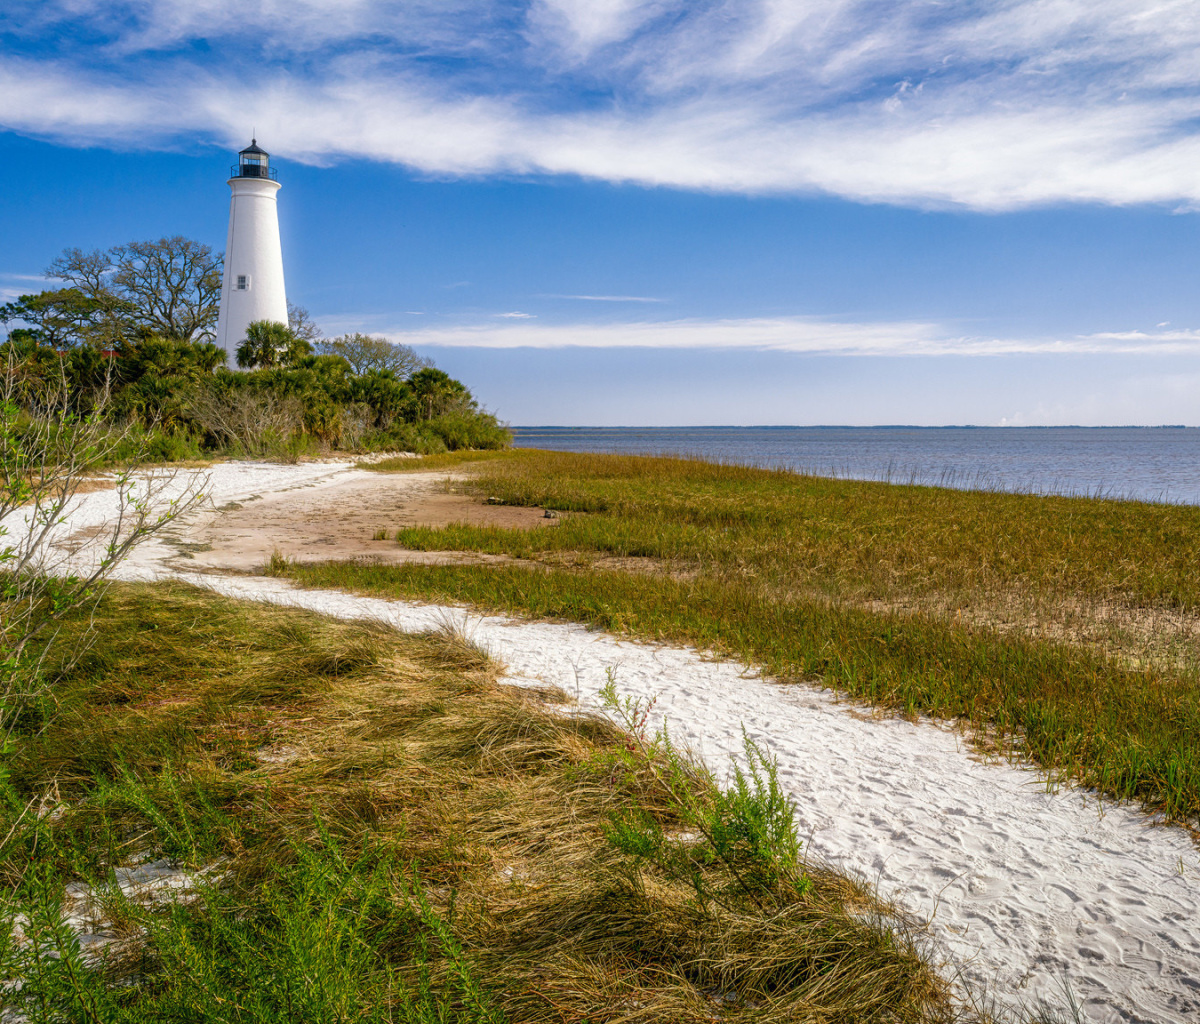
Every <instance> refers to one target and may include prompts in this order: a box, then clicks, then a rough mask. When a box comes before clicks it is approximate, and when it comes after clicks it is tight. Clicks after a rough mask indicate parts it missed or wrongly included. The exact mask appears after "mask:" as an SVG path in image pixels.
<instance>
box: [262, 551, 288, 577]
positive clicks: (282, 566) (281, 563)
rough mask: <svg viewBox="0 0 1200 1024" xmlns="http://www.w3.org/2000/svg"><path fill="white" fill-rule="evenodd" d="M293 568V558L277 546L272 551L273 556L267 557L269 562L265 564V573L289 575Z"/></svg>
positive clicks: (265, 574) (267, 574)
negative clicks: (287, 556) (286, 555)
mask: <svg viewBox="0 0 1200 1024" xmlns="http://www.w3.org/2000/svg"><path fill="white" fill-rule="evenodd" d="M292 568H293V567H292V562H291V560H290V559H289V558H286V557H285V556H284V554H283V552H282V551H280V550H279V549H278V548H276V549H275V550H274V551H272V552H271V557H270V558H268V559H267V564H266V565H264V566H263V575H264V576H287V575H289V574H290V573H291V572H292Z"/></svg>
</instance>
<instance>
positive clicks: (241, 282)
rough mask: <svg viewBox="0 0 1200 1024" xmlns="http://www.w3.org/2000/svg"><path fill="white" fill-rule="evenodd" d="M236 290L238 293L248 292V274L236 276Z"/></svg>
mask: <svg viewBox="0 0 1200 1024" xmlns="http://www.w3.org/2000/svg"><path fill="white" fill-rule="evenodd" d="M237 290H238V291H239V292H248V291H249V290H250V275H249V274H238V276H237Z"/></svg>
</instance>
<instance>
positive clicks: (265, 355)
mask: <svg viewBox="0 0 1200 1024" xmlns="http://www.w3.org/2000/svg"><path fill="white" fill-rule="evenodd" d="M311 352H312V346H311V345H310V344H309V343H308V342H307V341H305V340H304V339H303V338H297V337H296V335H295V334H293V333H292V331H291V328H289V327H288V325H287V324H281V323H279V322H278V321H275V320H255V321H254V322H253V323H251V324H249V325H247V327H246V337H245V339H244V340H243V341H242V343H241V344H240V345H239V346H238V350H237V364H238V366H240V367H241V368H242V369H243V370H261V369H268V368H270V367H273V366H291V365H292V364H293V363H294V362H296V361H297V360H298V359H301V358H303V357H304V356H306V355H308V354H309V353H311Z"/></svg>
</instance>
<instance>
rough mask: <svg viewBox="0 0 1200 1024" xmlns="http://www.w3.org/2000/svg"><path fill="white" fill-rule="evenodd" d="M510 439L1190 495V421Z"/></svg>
mask: <svg viewBox="0 0 1200 1024" xmlns="http://www.w3.org/2000/svg"><path fill="white" fill-rule="evenodd" d="M513 432H514V434H515V435H516V437H515V443H516V445H517V447H519V448H551V449H555V450H558V451H572V452H626V453H639V454H654V455H659V454H667V455H694V456H699V457H701V458H705V459H713V460H718V461H724V462H740V463H747V464H751V465H759V466H778V467H786V468H788V469H797V470H804V471H808V472H813V473H819V474H822V475H824V476H841V477H851V478H854V479H860V480H890V481H893V482H899V483H909V482H913V483H922V484H938V485H943V486H948V487H967V488H983V487H986V488H992V489H999V490H1011V491H1033V492H1038V493H1060V494H1062V493H1065V494H1086V495H1092V496H1096V495H1101V496H1105V497H1116V498H1136V499H1141V500H1144V501H1171V502H1183V503H1187V504H1192V505H1197V504H1200V428H1196V427H515V428H514V430H513Z"/></svg>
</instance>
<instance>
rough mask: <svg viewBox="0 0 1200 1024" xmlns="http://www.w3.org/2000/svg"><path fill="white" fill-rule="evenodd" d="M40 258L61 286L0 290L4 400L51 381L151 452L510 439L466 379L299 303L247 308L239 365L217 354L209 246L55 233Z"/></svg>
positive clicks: (440, 447) (405, 446)
mask: <svg viewBox="0 0 1200 1024" xmlns="http://www.w3.org/2000/svg"><path fill="white" fill-rule="evenodd" d="M46 274H47V276H48V277H52V278H56V279H58V280H60V281H63V282H64V286H63V287H61V288H55V289H51V290H47V291H43V292H40V293H38V294H36V295H23V296H21V297H20V298H19V299H17V300H16V301H15V302H10V303H8V304H7V305H4V306H0V322H2V323H3V324H4V325H5V326H6V327H7V328H8V334H7V338H6V340H5V341H4V342H3V343H0V363H2V365H3V367H4V370H5V372H6V374H7V385H8V387H7V388H6V390H7V392H8V394H9V395H10V396H11V397H12V399H13V400H14V401H15V402H16V403H17V404H18V405H22V404H29V405H32V404H35V403H36V402H38V401H39V400H41V399H40V398H39V396H44V395H46V394H47V393H49V392H51V391H55V392H56V393H60V394H62V395H65V396H66V397H67V401H68V402H69V403H70V404H71V406H72V412H73V413H75V414H77V415H81V416H86V415H97V414H98V415H101V416H103V417H104V418H105V419H106V420H108V421H110V422H111V423H112V424H113V427H114V429H119V430H122V431H124V432H125V433H126V434H127V435H128V438H129V448H130V450H131V451H132V450H134V449H136V450H138V451H139V452H143V453H145V454H147V455H148V456H149V457H150V458H153V459H156V460H168V461H170V460H179V459H186V458H196V457H202V456H204V455H207V454H214V453H223V454H230V455H246V456H251V457H266V456H271V457H298V456H300V455H303V454H308V453H316V452H319V451H322V450H331V449H337V450H351V451H368V450H409V451H417V452H436V451H445V450H448V449H450V450H453V449H458V448H501V447H506V446H507V445H508V444H509V443H510V440H511V435H510V434H509V432H508V430H507V429H506V428H505V427H504V426H502V425H501V424H500V423H499V422H497V420H496V418H495V417H494V416H493V415H491V414H490V413H487V412H484V411H482V410H481V409H480V408H479V406H478V404H477V402H476V401H475V399H474V398H473V397H472V395H471V393H470V391H469V390H468V389H467V388H466V386H465V385H463V384H462V383H461V382H460V381H457V380H454V379H453V378H451V377H450V376H449V375H448V374H446V373H444V372H443V371H441V370H438V369H437V368H435V367H434V366H432V365H431V364H430V363H429V362H428V360H425V359H423V358H421V357H420V356H418V355H417V353H416V352H414V351H413V350H412V349H411V348H409V347H407V346H404V345H396V344H393V343H391V342H389V341H388V340H387V339H385V338H378V337H371V336H368V335H364V334H347V335H343V336H341V337H337V338H325V337H322V335H321V332H320V331H319V329H318V328H317V327H316V325H315V324H313V323H312V321H311V320H310V319H309V317H308V314H307V313H306V311H305V310H304V309H302V308H300V307H298V306H291V307H289V318H288V319H289V322H288V323H286V324H284V323H272V322H269V321H259V322H257V323H254V324H251V325H250V327H249V328H248V329H247V332H246V337H245V339H243V342H242V344H241V345H240V347H239V348H238V350H237V356H236V359H237V365H238V367H239V369H236V370H235V369H234V368H232V367H229V366H227V365H226V358H225V353H224V351H223V350H222V349H220V348H218V347H217V346H216V345H215V344H213V342H212V340H211V339H212V338H213V337H214V335H215V329H216V324H217V315H218V311H219V302H220V293H221V257H220V255H219V254H214V253H213V252H212V250H211V249H210V248H209V247H208V246H206V245H203V244H201V243H199V242H195V241H192V240H190V239H186V238H181V237H175V238H163V239H160V240H159V241H156V242H134V243H130V244H128V245H121V246H115V247H113V248H111V249H109V250H107V251H99V250H97V251H93V252H84V251H82V250H80V249H68V250H66V251H65V252H64V253H63V254H62V256H60V257H59V258H58V259H56V260H55V261H54V262H53V263H52V264H51V265H50V267H49V268H47V271H46ZM119 454H120V452H119V450H118V453H117V457H119Z"/></svg>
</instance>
